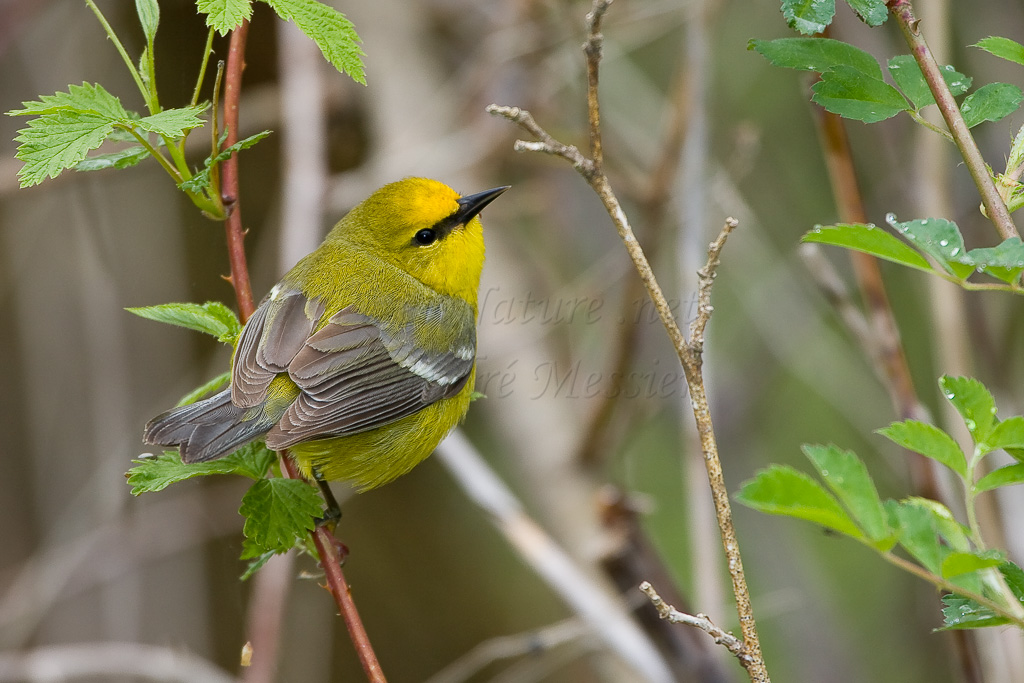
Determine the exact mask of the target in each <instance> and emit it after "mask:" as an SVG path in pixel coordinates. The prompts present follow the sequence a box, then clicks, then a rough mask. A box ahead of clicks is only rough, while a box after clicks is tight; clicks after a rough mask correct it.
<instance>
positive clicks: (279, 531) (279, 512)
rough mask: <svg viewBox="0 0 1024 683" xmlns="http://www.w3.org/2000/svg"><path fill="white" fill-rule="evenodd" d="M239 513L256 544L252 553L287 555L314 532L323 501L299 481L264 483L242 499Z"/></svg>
mask: <svg viewBox="0 0 1024 683" xmlns="http://www.w3.org/2000/svg"><path fill="white" fill-rule="evenodd" d="M238 512H239V513H240V514H241V515H242V516H243V517H245V526H244V527H243V533H244V534H245V536H246V537H247V538H249V539H252V542H253V543H254V544H255V545H253V546H250V550H255V549H257V548H262V549H263V551H264V552H265V551H273V552H282V553H283V552H286V551H288V550H289V549H291V548H292V546H294V545H295V544H296V541H298V539H299V538H301V537H303V536H305V535H306V534H308V533H309V532H310V531H312V530H313V528H314V526H315V518H316V517H317V516H319V515H320V513H321V507H320V497H319V496H318V495H317V492H316V489H314V488H313V487H312V486H311V485H310V484H308V483H306V482H304V481H299V480H297V479H280V478H274V479H260V480H259V481H257V482H256V483H255V484H253V485H252V488H250V489H249V490H248V491H247V492H246V493H245V495H244V496H243V497H242V506H241V508H239V510H238Z"/></svg>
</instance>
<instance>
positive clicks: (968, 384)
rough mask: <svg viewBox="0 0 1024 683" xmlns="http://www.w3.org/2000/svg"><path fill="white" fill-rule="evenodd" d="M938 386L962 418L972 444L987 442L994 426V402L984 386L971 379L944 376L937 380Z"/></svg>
mask: <svg viewBox="0 0 1024 683" xmlns="http://www.w3.org/2000/svg"><path fill="white" fill-rule="evenodd" d="M939 386H940V387H941V388H942V393H943V395H944V396H945V397H946V398H947V399H948V400H949V402H950V403H952V404H953V407H954V408H956V409H957V412H959V413H960V415H961V416H962V417H963V418H964V424H966V425H967V430H968V431H970V433H971V437H972V438H973V439H974V442H975V443H980V442H983V441H987V440H988V436H989V434H990V433H991V432H992V427H993V426H994V424H995V417H996V402H995V400H994V399H993V398H992V394H990V393H989V391H988V389H986V388H985V385H984V384H982V383H981V382H979V381H978V380H976V379H974V378H972V377H950V376H949V375H944V376H943V377H942V378H941V379H939Z"/></svg>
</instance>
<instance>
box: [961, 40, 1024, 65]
mask: <svg viewBox="0 0 1024 683" xmlns="http://www.w3.org/2000/svg"><path fill="white" fill-rule="evenodd" d="M971 47H980V48H981V49H982V50H984V51H985V52H988V53H989V54H993V55H995V56H996V57H1002V58H1003V59H1007V60H1009V61H1011V62H1014V63H1015V64H1020V65H1021V66H1024V45H1021V44H1020V43H1018V42H1017V41H1015V40H1010V39H1009V38H1001V37H999V36H989V37H988V38H982V39H981V40H979V41H978V42H977V43H976V44H974V45H972V46H971Z"/></svg>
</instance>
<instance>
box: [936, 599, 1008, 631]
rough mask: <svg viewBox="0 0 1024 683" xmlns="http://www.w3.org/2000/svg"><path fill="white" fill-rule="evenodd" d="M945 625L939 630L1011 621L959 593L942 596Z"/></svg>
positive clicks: (981, 626) (997, 624)
mask: <svg viewBox="0 0 1024 683" xmlns="http://www.w3.org/2000/svg"><path fill="white" fill-rule="evenodd" d="M942 604H944V605H945V607H943V608H942V617H943V622H944V624H943V626H942V628H940V629H937V630H939V631H949V630H952V629H965V628H983V627H986V626H999V625H1002V624H1008V623H1010V620H1009V619H1007V618H1005V617H1000V616H996V613H995V612H993V611H992V610H990V609H989V608H988V607H983V606H981V605H979V604H978V603H977V602H975V601H974V600H971V599H970V598H963V597H960V596H959V595H953V594H950V595H944V596H942Z"/></svg>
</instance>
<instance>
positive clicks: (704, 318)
mask: <svg viewBox="0 0 1024 683" xmlns="http://www.w3.org/2000/svg"><path fill="white" fill-rule="evenodd" d="M610 2H611V0H594V4H593V8H592V10H591V12H590V14H588V15H587V29H588V39H587V42H586V43H585V44H584V46H583V48H584V53H585V55H586V61H587V113H588V121H589V123H590V144H591V152H592V155H593V157H592V158H591V159H587V158H586V157H584V156H583V155H582V154H581V153H580V152H579V150H578V149H576V148H575V147H572V146H570V145H565V144H563V143H561V142H559V141H557V140H555V139H554V138H553V137H552V136H551V135H550V134H548V133H547V131H545V130H544V129H543V128H541V126H540V125H538V124H537V122H536V121H535V120H534V119H533V117H532V116H531V115H530V114H529V112H527V111H525V110H522V109H520V108H518V107H506V106H498V105H493V104H492V105H491V106H489V107H487V111H488V112H490V113H492V114H495V115H497V116H502V117H504V118H506V119H508V120H510V121H512V122H514V123H516V124H517V125H519V126H520V127H522V128H523V129H524V130H526V131H527V132H529V133H530V134H531V135H533V136H534V137H536V138H537V139H538V142H533V143H530V142H523V141H519V142H517V143H516V145H515V149H516V150H517V151H536V152H543V153H546V154H553V155H555V156H560V157H562V158H564V159H566V160H567V161H569V162H570V163H572V165H573V167H574V168H575V169H576V170H577V172H579V173H580V175H581V176H583V178H584V179H585V180H586V181H587V183H588V184H589V185H590V186H591V188H593V190H594V192H596V193H597V195H598V197H600V199H601V202H602V203H603V204H604V207H605V210H606V211H607V212H608V215H609V216H610V217H611V219H612V223H614V225H615V229H616V231H618V233H619V237H620V238H621V239H622V243H623V245H624V246H625V247H626V251H627V252H628V253H629V257H630V259H631V260H632V261H633V265H634V267H635V268H636V270H637V273H638V274H639V275H640V279H641V280H643V283H644V286H645V287H646V288H647V293H648V295H649V296H650V298H651V301H652V302H653V303H654V307H655V310H657V311H658V316H659V317H660V318H661V321H662V324H663V325H664V326H665V331H666V332H667V333H668V336H669V338H670V339H671V341H672V344H673V346H674V347H675V350H676V354H677V355H678V356H679V360H680V362H681V363H682V366H683V371H684V374H685V375H686V383H687V386H688V388H689V390H690V403H691V406H692V408H693V415H694V419H695V420H696V423H697V431H698V433H699V435H700V441H701V449H702V450H703V453H704V464H705V467H706V469H707V475H708V481H709V483H710V485H711V490H712V497H713V499H714V503H715V514H716V516H717V518H718V527H719V530H720V532H721V536H722V546H723V548H724V549H725V554H726V558H727V559H728V567H729V575H730V578H731V579H732V587H733V595H734V596H735V598H736V611H737V613H738V615H739V621H740V628H741V630H742V632H743V643H744V651H745V653H746V657H745V658H741V660H740V661H741V663H742V664H743V666H744V668H745V669H746V670H747V674H748V675H749V676H750V680H751V681H769V680H770V679H769V677H768V670H767V667H766V666H765V663H764V659H763V657H762V655H761V646H760V643H759V641H758V637H757V629H756V624H755V621H754V614H753V609H752V607H751V604H750V594H749V591H748V589H747V582H746V577H745V576H744V573H743V561H742V558H741V556H740V551H739V542H738V541H737V539H736V532H735V529H734V528H733V523H732V508H731V506H730V503H729V492H728V489H726V487H725V480H724V477H723V474H722V465H721V461H720V460H719V457H718V445H717V442H716V440H715V433H714V426H713V424H712V422H711V413H710V410H709V409H708V401H707V394H706V392H705V389H704V378H703V376H702V373H701V353H702V350H703V344H704V340H703V335H704V328H705V327H706V325H707V323H708V320H709V319H710V317H711V312H712V310H713V308H712V306H711V301H710V297H711V284H712V281H713V279H714V273H715V268H716V267H717V266H718V260H719V254H720V252H721V249H722V247H723V245H724V244H725V240H726V238H727V237H728V234H729V233H730V232H731V231H732V230H733V229H734V228H735V227H736V221H735V220H733V219H729V220H728V221H727V222H726V224H725V226H724V227H723V228H722V230H721V232H720V233H719V236H718V239H716V240H715V242H713V243H712V244H711V246H710V248H709V251H708V261H707V264H706V265H705V266H704V268H703V269H701V270H700V271H699V275H700V280H701V285H700V296H701V301H700V304H699V305H700V309H699V311H698V315H697V319H696V320H694V324H693V325H692V326H691V339H690V340H689V341H687V340H686V338H685V337H684V336H683V333H682V331H681V330H680V329H679V324H678V323H677V321H676V319H675V316H674V315H673V313H672V310H671V307H670V306H669V303H668V300H667V299H666V298H665V295H664V293H663V292H662V290H661V287H660V286H659V285H658V281H657V279H656V278H655V276H654V272H653V270H652V269H651V265H650V262H649V261H648V260H647V256H646V255H645V254H644V251H643V249H642V248H641V247H640V244H639V242H638V241H637V239H636V235H635V234H634V232H633V228H632V227H631V226H630V224H629V219H628V218H627V217H626V213H625V211H624V210H623V209H622V205H621V204H620V203H619V200H618V198H617V197H616V196H615V193H614V191H613V190H612V188H611V184H610V183H609V181H608V178H607V176H605V174H604V172H603V170H602V166H603V162H604V159H603V155H602V148H601V130H600V125H601V117H600V107H599V103H598V97H597V84H598V66H599V64H600V60H601V46H602V42H603V37H602V35H601V33H600V28H601V20H602V18H603V17H604V14H605V12H606V11H607V9H608V6H609V4H610Z"/></svg>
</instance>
